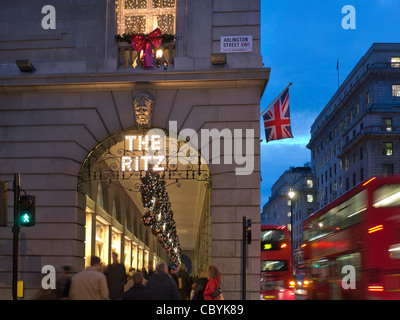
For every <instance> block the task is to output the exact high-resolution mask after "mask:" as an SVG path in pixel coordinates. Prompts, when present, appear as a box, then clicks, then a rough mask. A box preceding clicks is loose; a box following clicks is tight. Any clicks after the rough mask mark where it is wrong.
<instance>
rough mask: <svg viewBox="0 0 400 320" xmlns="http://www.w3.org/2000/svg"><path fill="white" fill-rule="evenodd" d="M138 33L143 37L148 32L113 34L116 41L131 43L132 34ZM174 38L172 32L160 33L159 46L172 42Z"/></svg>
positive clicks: (146, 35)
mask: <svg viewBox="0 0 400 320" xmlns="http://www.w3.org/2000/svg"><path fill="white" fill-rule="evenodd" d="M134 35H139V36H143V37H148V36H149V34H143V33H124V34H123V35H122V36H121V35H119V34H117V35H116V36H115V41H116V42H118V43H122V42H126V43H129V44H130V43H131V39H132V36H134ZM174 40H175V36H174V35H173V34H162V35H161V46H164V45H165V44H166V43H170V42H173V41H174Z"/></svg>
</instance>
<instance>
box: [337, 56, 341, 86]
mask: <svg viewBox="0 0 400 320" xmlns="http://www.w3.org/2000/svg"><path fill="white" fill-rule="evenodd" d="M336 69H337V87H338V89H339V87H340V85H339V58H338V59H337V64H336Z"/></svg>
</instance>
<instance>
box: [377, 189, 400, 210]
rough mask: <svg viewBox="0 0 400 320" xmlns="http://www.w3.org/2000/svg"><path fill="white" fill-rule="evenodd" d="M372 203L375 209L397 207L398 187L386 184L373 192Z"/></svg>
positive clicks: (399, 201)
mask: <svg viewBox="0 0 400 320" xmlns="http://www.w3.org/2000/svg"><path fill="white" fill-rule="evenodd" d="M373 203H374V204H373V206H374V207H375V208H387V207H399V206H400V185H398V184H387V185H384V186H382V187H380V188H379V189H377V190H375V191H374V195H373Z"/></svg>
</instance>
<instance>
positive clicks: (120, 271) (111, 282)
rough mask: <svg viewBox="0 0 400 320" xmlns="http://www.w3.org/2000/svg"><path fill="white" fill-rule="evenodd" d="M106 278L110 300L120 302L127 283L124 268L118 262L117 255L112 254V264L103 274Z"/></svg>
mask: <svg viewBox="0 0 400 320" xmlns="http://www.w3.org/2000/svg"><path fill="white" fill-rule="evenodd" d="M104 274H105V276H106V278H107V284H108V291H109V292H110V299H111V300H121V299H122V296H123V295H124V288H125V283H126V282H127V281H128V277H127V275H126V270H125V267H124V266H123V265H122V264H120V263H119V262H118V253H116V252H113V253H112V264H110V265H109V266H108V267H107V269H106V271H105V272H104Z"/></svg>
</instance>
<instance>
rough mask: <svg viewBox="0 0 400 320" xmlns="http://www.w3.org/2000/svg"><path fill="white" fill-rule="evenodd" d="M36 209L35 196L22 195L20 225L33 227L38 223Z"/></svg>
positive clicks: (20, 199)
mask: <svg viewBox="0 0 400 320" xmlns="http://www.w3.org/2000/svg"><path fill="white" fill-rule="evenodd" d="M35 209H36V208H35V196H30V195H23V196H20V198H19V218H18V225H19V226H20V227H33V226H34V225H35V224H36V216H35Z"/></svg>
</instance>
